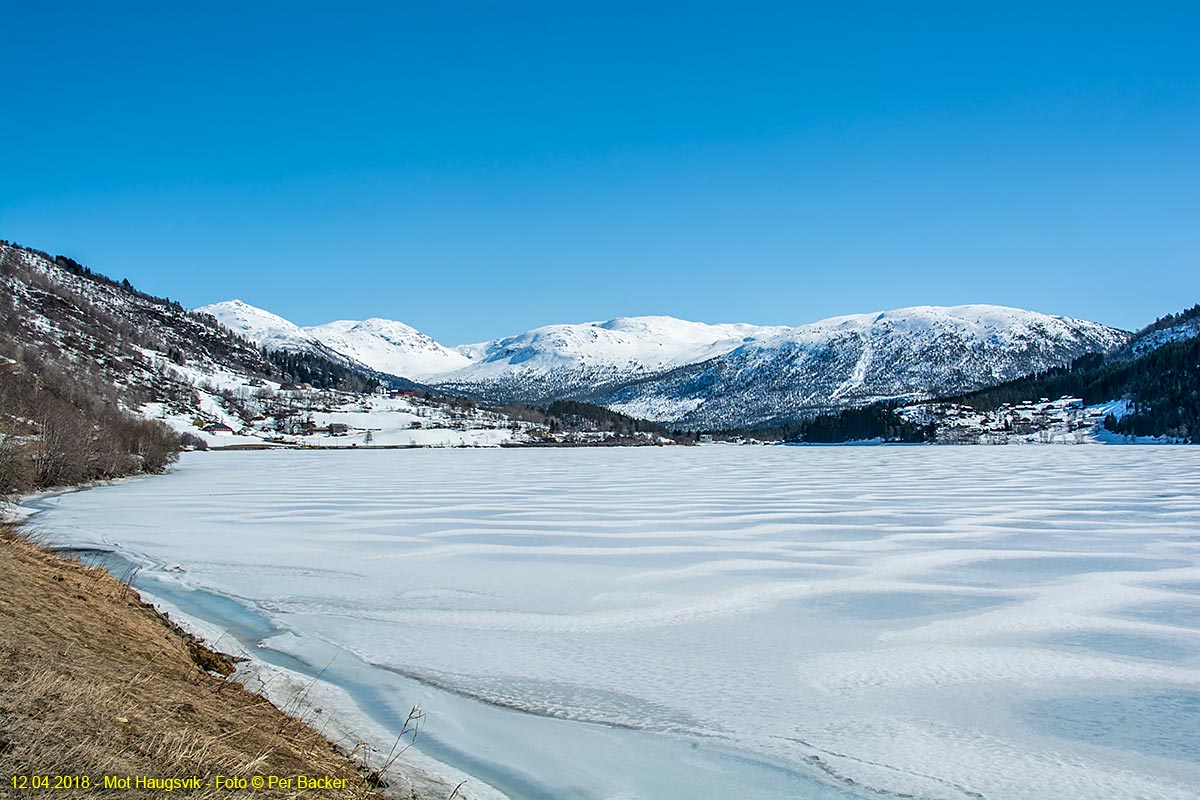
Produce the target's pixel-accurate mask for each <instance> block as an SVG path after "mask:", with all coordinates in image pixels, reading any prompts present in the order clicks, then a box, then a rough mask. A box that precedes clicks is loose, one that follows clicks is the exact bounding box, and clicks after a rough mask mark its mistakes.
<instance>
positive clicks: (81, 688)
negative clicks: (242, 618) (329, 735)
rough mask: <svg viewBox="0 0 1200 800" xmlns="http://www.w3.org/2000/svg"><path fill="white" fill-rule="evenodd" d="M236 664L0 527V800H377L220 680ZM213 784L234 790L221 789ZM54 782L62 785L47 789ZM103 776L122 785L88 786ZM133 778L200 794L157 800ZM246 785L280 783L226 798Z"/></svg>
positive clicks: (293, 729) (318, 747)
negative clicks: (179, 783)
mask: <svg viewBox="0 0 1200 800" xmlns="http://www.w3.org/2000/svg"><path fill="white" fill-rule="evenodd" d="M234 666H235V665H234V664H233V663H232V661H231V660H230V659H229V657H227V656H224V655H222V654H220V653H217V652H214V651H213V650H210V649H209V648H207V647H205V646H204V645H202V644H201V643H200V642H198V641H196V640H195V639H194V638H193V637H191V636H189V635H188V634H186V633H184V632H183V631H182V630H180V629H179V628H177V627H176V626H175V625H173V624H172V623H171V622H170V621H169V620H168V619H166V618H165V617H164V616H163V615H161V614H160V613H158V612H157V611H156V610H155V609H154V608H152V607H151V606H149V605H147V604H145V603H143V602H142V601H141V600H140V599H139V598H138V596H137V593H136V592H135V591H133V590H132V589H130V588H129V587H128V586H127V585H125V584H124V583H122V582H120V581H118V580H116V579H115V578H113V577H112V576H111V575H109V574H108V573H107V572H106V571H104V570H103V569H101V568H99V567H87V566H83V565H81V564H79V563H77V562H75V561H72V560H69V559H66V558H63V557H60V556H57V555H54V554H52V553H48V552H46V551H44V550H42V549H39V548H38V547H36V546H35V545H34V544H33V543H31V542H29V541H27V540H26V539H25V538H23V537H22V536H21V534H20V533H19V531H18V530H17V529H14V528H11V527H5V526H0V798H12V800H16V798H33V797H52V796H56V797H75V796H79V797H84V796H88V797H90V796H113V797H117V796H120V797H124V798H142V797H146V798H149V797H154V798H162V797H165V796H182V797H191V798H241V797H247V798H248V797H255V798H293V797H306V798H312V797H337V798H349V799H350V800H382V798H383V797H384V795H383V794H381V793H380V792H379V791H378V789H377V788H376V787H375V786H374V785H373V784H374V783H376V782H377V778H376V777H375V776H373V775H364V774H363V773H362V772H360V771H359V769H357V768H356V766H355V764H354V763H353V762H352V761H351V760H350V759H349V758H348V757H347V756H346V755H344V754H343V753H341V752H339V751H338V750H337V749H336V748H335V747H334V746H333V745H332V744H331V743H330V742H329V741H328V740H326V739H325V738H323V737H322V736H321V735H320V734H319V733H318V732H317V731H315V730H314V729H312V728H310V727H308V726H307V725H305V724H304V723H302V722H301V721H299V720H297V719H295V718H293V717H291V716H288V715H287V714H285V713H283V712H282V711H281V710H279V709H278V708H276V707H275V706H273V705H272V704H271V703H269V702H268V701H267V700H265V699H264V698H262V697H260V696H259V695H256V694H252V693H250V692H248V691H246V690H245V689H244V688H243V687H242V686H241V685H240V684H239V683H237V682H235V681H233V680H227V679H226V678H225V677H223V676H227V675H229V674H230V673H232V672H233V670H234ZM218 775H220V776H226V777H228V778H230V779H232V780H231V781H230V782H227V783H226V784H225V786H222V787H220V788H218V785H217V781H216V777H217V776H218ZM13 776H48V778H49V780H50V781H51V783H52V787H51V788H35V782H38V781H40V778H35V779H33V780H31V781H27V782H26V781H21V780H19V779H17V778H14V777H13ZM56 776H62V778H67V779H68V781H73V782H74V783H73V784H72V787H73V788H70V789H67V790H65V791H64V790H63V789H58V790H55V789H54V788H53V783H54V782H55V781H56ZM83 776H87V778H86V780H85V779H84V778H83ZM104 776H110V782H114V783H115V782H116V781H119V780H123V779H124V778H130V783H129V787H130V788H122V789H117V788H112V789H108V790H106V789H104V788H99V789H97V788H96V787H97V785H99V786H100V787H103V780H104ZM299 776H306V777H307V778H309V779H313V780H317V779H321V778H324V779H326V782H325V786H328V787H334V786H337V785H339V784H340V785H341V786H342V787H344V788H317V789H315V788H314V787H313V785H312V784H311V783H310V784H309V785H308V786H307V787H305V788H301V787H300V786H299V782H298V780H297V779H298V777H299ZM139 777H141V778H142V779H143V781H142V782H143V784H144V783H145V779H146V778H152V779H156V780H162V779H172V778H176V779H180V780H187V779H194V778H196V777H198V778H199V781H200V784H201V786H200V788H198V789H194V790H187V789H177V790H175V791H172V792H170V793H169V794H168V793H167V792H165V791H163V789H162V788H161V786H160V787H153V786H144V788H138V778H139ZM256 777H257V778H259V779H261V780H262V781H263V782H264V783H268V782H270V781H272V778H274V782H275V783H277V784H278V783H282V782H283V781H286V780H287V779H291V785H290V786H279V785H276V786H271V785H267V786H264V787H263V788H259V789H255V788H252V787H251V788H246V789H241V788H236V787H237V786H238V783H239V781H238V779H243V778H244V779H245V780H246V782H247V784H251V783H252V782H256V781H255V778H256ZM113 779H115V780H113ZM57 780H58V782H60V783H61V778H57ZM14 781H16V782H14ZM22 782H26V785H25V786H21V785H20V784H21V783H22ZM84 783H88V784H90V786H89V787H88V788H86V789H84V788H83V784H84ZM231 784H232V785H231ZM183 786H186V784H183Z"/></svg>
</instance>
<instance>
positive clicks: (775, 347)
mask: <svg viewBox="0 0 1200 800" xmlns="http://www.w3.org/2000/svg"><path fill="white" fill-rule="evenodd" d="M200 310H202V311H206V312H208V313H210V314H213V315H214V316H216V317H217V319H219V320H220V321H221V322H222V323H223V324H225V325H226V326H227V327H229V328H231V329H232V330H234V331H236V332H238V333H239V334H241V335H243V336H245V337H247V338H250V339H251V340H253V341H255V342H257V343H258V344H260V345H261V346H264V347H267V348H269V349H285V350H294V351H302V352H310V351H311V350H312V348H314V347H321V348H325V350H322V351H321V352H323V353H333V354H334V355H335V356H336V357H339V358H342V359H344V360H345V361H346V362H348V363H355V364H362V365H366V366H367V367H369V368H371V369H374V370H376V371H378V372H382V373H386V374H390V375H399V376H403V377H407V378H415V379H419V380H421V381H423V382H425V383H427V384H430V385H433V386H436V387H438V388H439V389H441V390H442V391H443V392H446V393H463V394H470V395H475V396H479V397H482V398H484V399H486V400H488V401H492V402H524V403H535V404H542V403H547V402H550V401H553V400H557V399H563V398H572V399H584V400H589V401H591V402H596V403H600V404H602V405H607V406H609V407H611V408H613V409H614V410H617V411H621V412H623V413H626V414H630V415H632V416H637V417H642V418H646V419H652V420H656V421H661V422H669V423H673V424H678V425H680V426H681V427H685V426H686V427H701V428H717V427H735V426H744V425H754V424H757V423H762V422H767V421H770V420H777V419H786V418H790V417H797V416H805V415H809V414H813V413H818V412H821V411H827V410H831V409H837V408H844V407H847V406H857V405H864V404H867V403H871V402H874V401H877V400H881V399H900V400H916V399H923V398H928V397H934V396H941V395H948V394H957V393H960V392H965V391H970V390H973V389H977V388H979V387H982V386H987V385H990V384H993V383H997V382H1000V381H1004V380H1009V379H1011V378H1015V377H1019V376H1021V375H1025V374H1028V373H1031V372H1036V371H1039V370H1044V369H1047V368H1050V367H1053V366H1059V365H1063V364H1066V363H1069V362H1070V361H1071V360H1072V359H1074V358H1076V357H1078V356H1080V355H1083V354H1084V353H1091V352H1099V351H1107V350H1110V349H1112V348H1114V347H1118V346H1120V345H1122V344H1124V343H1126V342H1127V341H1128V340H1129V334H1128V333H1126V332H1124V331H1119V330H1116V329H1114V328H1109V327H1106V326H1104V325H1099V324H1097V323H1094V322H1087V321H1084V320H1078V319H1072V318H1069V317H1056V316H1049V315H1046V314H1040V313H1037V312H1033V311H1025V310H1021V309H1015V308H1005V307H1001V306H988V305H968V306H955V307H937V306H918V307H914V308H903V309H897V310H894V311H883V312H875V313H871V314H854V315H849V316H843V317H834V318H832V319H827V320H822V321H820V322H814V323H812V324H809V325H801V326H799V327H782V326H774V327H763V326H757V325H747V324H727V325H708V324H704V323H699V322H688V321H686V320H680V319H675V318H673V317H619V318H617V319H613V320H609V321H607V322H588V323H579V324H564V325H548V326H545V327H541V328H535V329H533V330H530V331H526V332H524V333H521V334H518V335H516V336H510V337H507V338H503V339H497V340H494V341H491V342H482V343H479V344H473V345H464V346H461V347H458V348H454V349H451V348H448V347H445V346H444V345H441V344H439V343H438V342H436V341H434V340H433V339H431V338H430V337H428V336H426V335H425V334H422V333H421V332H419V331H417V330H415V329H413V328H411V327H409V326H408V325H405V324H403V323H400V322H393V321H389V320H381V319H370V320H365V321H362V322H354V321H340V322H331V323H328V324H326V325H318V326H314V327H311V328H300V327H298V326H296V325H293V324H292V323H290V322H288V321H287V320H284V319H282V318H280V317H277V316H275V315H274V314H270V313H269V312H265V311H262V310H260V309H255V308H253V307H252V306H247V305H246V304H245V303H241V302H239V301H230V302H228V303H218V304H215V305H213V306H205V307H204V308H203V309H200Z"/></svg>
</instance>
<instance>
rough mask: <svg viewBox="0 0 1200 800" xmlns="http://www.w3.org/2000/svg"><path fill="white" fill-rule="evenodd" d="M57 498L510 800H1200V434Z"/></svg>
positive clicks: (193, 486)
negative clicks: (421, 715)
mask: <svg viewBox="0 0 1200 800" xmlns="http://www.w3.org/2000/svg"><path fill="white" fill-rule="evenodd" d="M41 502H42V504H43V506H44V507H45V509H46V510H45V512H44V513H43V514H42V515H41V517H40V523H39V524H40V525H41V527H42V528H43V529H45V530H46V531H47V532H48V533H50V534H51V535H53V536H54V537H56V538H59V539H63V540H72V541H82V542H90V543H100V544H106V545H111V546H115V547H117V548H119V549H120V550H121V551H122V552H124V553H126V554H128V555H129V556H131V557H133V558H134V559H136V560H139V561H141V562H143V563H144V564H145V565H146V568H145V569H144V570H143V572H142V573H141V577H140V580H141V581H142V585H143V586H144V587H145V588H146V589H148V590H149V591H151V592H153V593H155V594H158V595H159V596H163V597H166V598H167V599H169V600H170V601H171V602H172V603H173V604H174V605H175V606H178V607H179V608H181V609H182V610H183V611H185V612H187V613H190V614H193V615H195V616H197V617H202V618H206V619H208V620H209V622H215V623H216V624H218V625H221V626H223V627H225V628H227V629H229V630H230V631H231V637H230V639H231V640H232V639H234V638H236V639H239V640H241V641H243V642H244V643H247V645H248V646H249V647H250V648H251V649H252V650H254V651H255V652H256V653H257V654H258V655H259V656H260V657H262V658H264V659H265V660H267V661H272V660H274V663H279V664H282V665H284V666H288V667H289V668H292V669H297V670H299V671H301V672H304V671H305V670H309V671H311V673H312V674H316V673H318V672H322V671H323V675H322V680H323V681H329V682H330V683H331V684H333V685H334V687H335V688H336V692H337V694H336V696H338V697H344V698H352V699H353V701H354V703H356V704H357V706H358V708H357V710H348V709H343V710H342V712H341V713H343V714H346V713H348V711H352V712H353V713H352V714H351V716H353V714H359V715H360V716H359V719H360V720H361V721H362V726H363V730H367V729H370V730H375V731H377V734H376V735H377V736H381V735H384V734H382V733H378V732H380V731H382V730H384V729H386V728H388V727H394V728H396V729H398V728H399V722H400V721H401V720H402V719H403V717H404V715H405V714H406V713H407V711H408V709H409V708H410V707H411V705H412V704H413V703H420V704H422V706H423V707H424V709H425V711H426V712H427V714H428V718H427V726H426V728H425V731H424V733H423V738H422V740H421V742H420V743H419V745H420V746H421V747H423V749H424V750H425V752H427V753H428V754H429V755H431V756H433V757H435V758H439V759H442V760H444V761H446V762H449V763H452V764H454V765H455V766H457V767H460V768H462V769H463V770H465V771H467V772H469V773H472V774H474V775H476V776H479V778H481V779H483V780H486V781H488V782H490V783H492V784H493V785H495V786H497V787H499V788H500V789H502V790H505V791H507V792H508V793H510V794H511V795H512V796H514V797H522V798H535V797H546V798H551V797H553V798H654V800H676V798H678V799H679V800H683V798H689V799H690V798H695V797H712V798H749V799H754V798H762V799H763V800H766V798H780V799H781V800H782V798H788V800H794V799H796V798H818V797H820V798H848V797H874V796H877V795H876V794H875V793H874V790H879V791H882V792H889V793H892V794H887V795H885V796H888V797H893V796H896V795H897V794H899V795H904V796H910V795H911V796H916V797H920V798H955V799H957V798H976V800H978V798H986V799H987V800H1049V798H1054V799H1055V800H1073V799H1078V800H1104V799H1105V798H1108V799H1111V800H1116V799H1118V798H1120V800H1128V799H1129V798H1153V800H1172V799H1173V798H1178V800H1184V799H1185V798H1187V799H1189V800H1190V799H1191V798H1195V797H1196V796H1197V795H1200V744H1198V743H1197V742H1198V738H1197V736H1196V732H1197V731H1200V449H1196V448H1186V447H1180V448H1162V447H1138V446H1131V447H1121V448H1076V447H1059V448H1050V447H1022V448H965V447H964V448H950V447H876V448H788V447H776V448H736V447H696V448H669V449H665V450H663V449H650V448H647V449H600V450H590V449H571V450H440V451H436V450H404V451H371V452H245V453H195V454H189V455H187V456H186V457H185V459H184V461H183V462H182V464H181V465H180V467H179V468H178V469H177V470H176V471H175V472H174V473H173V474H171V475H168V476H166V477H162V478H150V479H145V480H138V481H130V482H125V483H122V484H119V485H115V486H112V487H105V488H99V489H94V490H89V491H86V492H79V493H74V494H68V495H63V496H60V497H56V498H52V499H49V500H43V501H41ZM258 641H261V642H262V647H258V648H256V647H255V642H258ZM331 691H333V689H331ZM331 696H333V695H331ZM326 713H330V710H328V709H327V711H326ZM384 749H385V750H386V745H384ZM467 789H468V790H471V786H470V785H469V786H468V787H467ZM474 791H476V792H478V791H479V784H475V789H474ZM476 796H477V795H476Z"/></svg>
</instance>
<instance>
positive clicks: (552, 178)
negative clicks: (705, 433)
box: [0, 0, 1200, 344]
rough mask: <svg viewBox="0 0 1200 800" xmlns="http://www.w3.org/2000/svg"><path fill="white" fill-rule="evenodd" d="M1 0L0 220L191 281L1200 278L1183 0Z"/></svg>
mask: <svg viewBox="0 0 1200 800" xmlns="http://www.w3.org/2000/svg"><path fill="white" fill-rule="evenodd" d="M2 5H3V8H2V10H3V17H4V19H5V21H6V28H7V32H6V35H5V46H4V47H3V48H2V49H0V66H2V67H3V70H4V74H5V76H6V81H5V90H4V93H3V97H4V113H3V116H2V117H0V147H2V152H3V153H4V164H5V166H4V175H3V178H2V179H0V237H2V238H7V239H9V240H13V241H18V242H20V243H22V244H28V245H31V246H34V247H38V248H40V249H44V250H48V251H50V252H52V253H65V254H67V255H70V256H72V257H74V258H76V259H77V260H79V261H81V262H83V263H85V264H87V265H89V266H91V267H92V268H94V269H97V270H99V271H101V272H104V273H106V274H109V275H111V276H113V277H116V278H123V277H127V278H129V279H130V280H131V281H133V282H134V284H135V285H137V286H139V287H141V288H143V289H145V290H146V291H150V292H153V293H155V294H165V295H168V296H170V297H172V298H175V299H178V300H180V301H181V302H183V303H184V304H185V305H200V304H203V303H208V302H213V301H216V300H221V299H227V298H230V297H240V298H242V299H244V300H246V301H247V302H250V303H253V304H255V305H261V306H264V307H266V308H268V309H270V310H272V311H275V312H276V313H279V314H282V315H284V316H286V317H288V318H290V319H292V320H294V321H296V322H298V323H300V324H315V323H318V322H324V321H328V320H331V319H337V318H362V317H368V316H381V317H389V318H393V319H399V320H403V321H405V322H408V323H409V324H412V325H415V326H416V327H418V328H420V329H422V330H424V331H426V332H428V333H429V334H431V335H433V336H434V337H436V338H438V339H440V340H442V341H444V342H447V343H449V344H457V343H462V342H467V341H475V340H482V339H487V338H493V337H497V336H501V335H507V334H512V333H516V332H518V331H520V330H524V329H526V328H529V327H533V326H536V325H541V324H548V323H551V322H568V321H583V320H589V319H607V318H610V317H614V316H621V315H635V314H671V315H674V316H679V317H684V318H688V319H697V320H702V321H708V322H732V321H747V322H756V323H761V324H800V323H804V322H809V321H813V320H816V319H819V318H821V317H825V316H830V315H834V314H843V313H853V312H860V311H873V310H878V309H884V308H893V307H899V306H906V305H918V304H927V303H928V304H955V303H967V302H990V303H999V304H1004V305H1014V306H1021V307H1026V308H1033V309H1036V310H1039V311H1046V312H1050V313H1059V314H1069V315H1073V316H1079V317H1085V318H1089V319H1095V320H1098V321H1101V322H1106V323H1109V324H1113V325H1118V326H1122V327H1137V326H1140V325H1142V324H1144V323H1146V322H1148V321H1150V320H1151V319H1153V318H1154V317H1155V316H1157V315H1160V314H1162V313H1165V312H1168V311H1173V310H1177V309H1179V308H1182V307H1184V306H1190V305H1192V304H1193V303H1195V302H1197V301H1200V258H1198V256H1200V55H1198V53H1200V48H1197V47H1196V44H1195V43H1196V41H1197V39H1198V38H1200V11H1197V10H1196V9H1197V6H1196V5H1195V4H1194V3H1179V4H1174V5H1164V4H1153V3H1150V4H1139V5H1138V6H1137V7H1136V11H1130V9H1133V8H1134V6H1130V5H1129V4H1112V5H1108V4H1105V3H1088V4H1048V3H1038V4H1028V5H1022V4H1017V3H1005V4H989V5H988V6H986V8H988V9H991V10H990V11H988V12H982V11H975V10H967V9H968V7H976V8H983V7H984V6H983V4H973V3H945V4H936V3H925V4H922V3H914V4H897V3H877V4H874V3H853V2H847V3H815V2H813V3H799V2H795V3H782V2H780V3H747V2H737V3H734V2H729V3H712V2H694V3H681V4H672V3H652V4H645V3H624V2H605V3H596V4H586V3H561V2H554V3H524V2H510V3H500V2H486V3H449V2H447V3H399V2H396V3H357V4H337V5H338V6H340V7H337V8H335V4H332V3H325V4H306V3H274V4H272V3H267V2H255V3H246V4H229V5H222V4H220V3H216V2H213V3H196V4H189V5H185V4H182V3H149V2H146V3H122V2H116V3H113V4H99V3H88V4H79V5H76V6H72V5H71V4H61V3H60V4H54V5H51V4H41V3H20V4H18V3H15V2H7V0H4V1H3V3H2ZM901 5H903V8H904V11H899V10H897V9H898V8H899V7H900V6H901ZM1048 7H1052V8H1050V10H1047V9H1048Z"/></svg>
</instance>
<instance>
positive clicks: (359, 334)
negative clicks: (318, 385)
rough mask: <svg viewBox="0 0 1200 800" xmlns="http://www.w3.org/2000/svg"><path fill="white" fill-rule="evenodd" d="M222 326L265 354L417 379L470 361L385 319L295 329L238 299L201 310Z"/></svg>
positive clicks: (267, 312)
mask: <svg viewBox="0 0 1200 800" xmlns="http://www.w3.org/2000/svg"><path fill="white" fill-rule="evenodd" d="M196 310H197V311H199V312H202V313H205V314H210V315H212V316H213V317H216V319H217V321H218V322H220V323H221V324H222V325H223V326H224V327H226V328H228V329H229V330H231V331H233V332H234V333H236V334H238V335H240V336H242V337H243V338H246V339H249V340H250V341H252V342H254V343H255V344H257V345H258V346H259V347H265V348H266V349H268V350H283V351H286V352H291V353H314V354H318V355H321V356H323V357H326V358H331V359H333V360H334V361H337V362H339V363H342V364H346V365H357V366H360V367H366V368H368V369H371V370H374V371H375V372H380V373H383V374H386V375H395V376H398V377H403V378H412V379H417V380H420V379H422V378H424V377H426V376H428V375H437V374H440V373H443V372H449V371H451V370H454V369H458V368H459V367H462V366H465V365H467V364H469V363H471V360H470V359H469V358H467V357H466V356H464V355H462V354H461V353H458V352H456V351H454V350H451V349H449V348H447V347H444V346H442V345H440V344H438V343H437V342H436V341H434V340H433V339H431V338H429V337H428V336H426V335H425V334H423V333H421V332H420V331H418V330H416V329H415V328H413V327H410V326H408V325H405V324H404V323H403V322H396V321H394V320H390V319H377V318H376V319H367V320H338V321H336V322H329V323H326V324H324V325H314V326H312V327H308V328H301V327H300V326H299V325H296V324H295V323H293V322H289V321H288V320H286V319H284V318H283V317H280V316H278V315H276V314H272V313H271V312H270V311H264V310H263V309H261V308H256V307H254V306H252V305H250V304H249V303H244V302H242V301H241V300H226V301H224V302H221V303H213V304H212V305H207V306H202V307H201V308H198V309H196Z"/></svg>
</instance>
